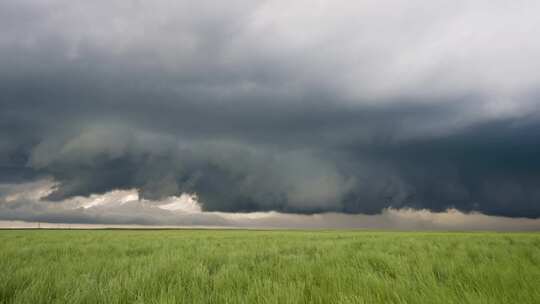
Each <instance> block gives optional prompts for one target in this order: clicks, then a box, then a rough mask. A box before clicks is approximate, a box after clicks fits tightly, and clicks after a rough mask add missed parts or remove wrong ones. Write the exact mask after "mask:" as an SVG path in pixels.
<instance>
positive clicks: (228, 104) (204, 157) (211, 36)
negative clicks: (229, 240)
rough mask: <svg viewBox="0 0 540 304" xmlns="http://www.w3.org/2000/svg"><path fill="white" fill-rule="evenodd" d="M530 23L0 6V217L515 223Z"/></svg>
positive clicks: (528, 144) (429, 8)
mask: <svg viewBox="0 0 540 304" xmlns="http://www.w3.org/2000/svg"><path fill="white" fill-rule="evenodd" d="M539 15H540V2H538V1H532V0H516V1H506V0H505V1H503V0H490V1H488V0H475V1H472V0H456V1H443V0H432V1H418V0H409V1H390V0H388V1H374V0H373V1H371V0H369V1H365V0H362V1H345V0H343V1H341V0H336V1H324V0H320V1H299V0H293V1H278V0H269V1H253V0H250V1H247V0H246V1H242V0H238V1H234V0H233V1H217V2H216V1H204V0H202V1H182V0H176V1H170V0H156V1H138V0H131V1H129V0H108V1H83V0H69V1H68V0H3V1H0V220H8V221H9V220H29V221H34V220H48V221H53V222H83V223H92V222H95V223H119V224H122V223H130V224H137V223H140V224H145V223H151V224H186V223H187V224H190V223H198V222H197V221H199V218H200V217H204V220H200V221H201V224H204V225H212V224H215V225H223V224H224V223H226V221H227V220H230V218H231V217H234V216H243V217H244V218H247V217H248V215H246V214H244V215H239V214H238V213H246V212H247V213H252V215H253V214H255V215H256V214H264V215H265V216H270V217H271V218H272V220H271V221H270V220H268V221H267V222H272V223H280V221H281V222H284V223H285V222H287V223H291V226H295V224H294V221H295V219H302V220H301V221H303V220H304V219H309V221H314V220H313V219H314V218H317V216H322V217H325V218H332V221H333V222H339V223H348V224H347V225H345V226H351V227H357V226H362V223H367V222H369V221H373V223H383V222H384V221H385V218H387V217H388V216H389V214H400V215H403V214H411V212H412V213H415V212H416V213H415V214H430V215H434V214H435V215H436V214H439V215H442V214H446V215H448V214H450V215H454V216H455V215H456V214H458V215H460V216H465V217H468V216H480V217H482V218H484V217H485V218H486V219H487V220H489V221H492V222H490V223H495V222H497V223H507V222H505V221H508V220H513V219H511V218H520V219H519V220H520V221H521V220H523V221H525V222H527V223H529V222H528V221H529V220H532V219H535V218H538V217H540V116H539V114H540V113H539V111H538V109H539V106H540V99H539V97H540V38H538V37H540V18H538V16H539ZM36 189H41V190H39V191H38V190H36ZM40 191H41V192H40ZM118 191H120V192H118ZM122 191H127V192H122ZM36 193H38V194H36ZM118 193H121V195H120V194H118ZM30 194H31V195H30ZM115 195H117V196H115ZM118 195H119V196H118ZM126 196H127V198H126ZM111 197H112V198H111ZM96 198H100V199H98V201H100V200H101V201H103V200H104V199H105V198H106V199H105V201H107V202H108V203H107V204H104V205H103V204H101V205H99V204H97V205H96V203H95V201H96ZM133 198H135V199H133ZM174 200H178V201H174ZM120 201H122V202H123V203H121V202H120ZM173 201H174V202H173ZM92 202H94V205H92V204H93V203H92ZM179 202H180V203H179ZM172 203H175V204H177V205H181V206H184V207H182V208H180V209H181V210H180V211H178V210H176V209H175V210H174V212H173V211H171V210H169V209H170V208H169V209H167V207H163V206H168V205H170V204H172ZM118 204H120V205H121V206H123V207H122V208H123V209H122V208H120V205H118ZM126 204H127V205H126ZM98 205H99V206H98ZM117 205H118V206H117ZM132 205H133V206H132ZM135 205H136V206H135ZM173 205H174V204H173ZM126 206H130V207H129V208H127V207H126ZM134 206H135V207H134ZM160 206H161V207H163V208H161V207H160ZM174 206H176V205H174ZM186 206H187V207H186ZM147 207H148V208H147ZM51 208H52V209H51ZM96 208H97V209H96ZM174 208H177V207H174ZM178 208H179V207H178ZM186 208H188V209H189V208H194V209H189V210H184V209H186ZM94 209H95V210H94ZM98 209H99V216H97V215H96V214H97V213H96V212H98V211H96V210H98ZM150 209H151V210H150ZM51 210H53V211H51ZM92 210H94V211H92ZM194 210H195V211H194ZM415 210H416V211H415ZM447 210H450V211H447ZM407 212H409V213H407ZM418 212H420V213H418ZM422 212H424V213H422ZM179 213H181V214H179ZM469 213H470V214H469ZM335 217H338V218H335ZM341 217H343V218H341ZM125 218H129V220H126V221H124V220H123V219H125ZM148 218H152V219H151V220H148ZM293 218H294V219H293ZM525 218H529V219H525ZM345 219H347V220H345ZM243 220H244V219H243ZM476 220H478V219H477V218H474V220H471V221H472V222H474V221H476ZM516 220H517V219H516ZM203 222H204V223H203ZM315 222H316V221H315ZM535 223H536V222H535ZM235 224H238V220H237V219H236V218H235ZM262 224H264V223H262V222H261V225H262ZM266 224H268V223H266ZM321 225H322V224H321ZM324 225H326V224H324ZM324 225H323V226H324ZM328 225H330V224H328ZM328 225H327V226H328ZM373 225H375V224H373ZM373 225H371V226H373ZM381 225H382V224H381ZM504 225H506V224H504ZM375 226H376V225H375ZM458 226H459V225H458ZM465 226H466V225H465ZM465 226H464V227H465ZM492 226H493V227H495V226H496V225H495V224H493V225H492ZM407 227H408V226H407ZM456 227H457V226H456ZM467 227H469V226H467ZM490 227H491V226H490ZM527 227H529V226H527Z"/></svg>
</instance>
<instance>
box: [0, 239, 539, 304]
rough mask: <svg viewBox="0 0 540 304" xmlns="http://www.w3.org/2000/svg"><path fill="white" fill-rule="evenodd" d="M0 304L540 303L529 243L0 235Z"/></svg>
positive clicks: (534, 246)
mask: <svg viewBox="0 0 540 304" xmlns="http://www.w3.org/2000/svg"><path fill="white" fill-rule="evenodd" d="M0 270H1V272H0V303H540V234H533V233H531V234H507V233H422V232H410V233H409V232H337V231H328V232H327V231H319V232H316V231H237V230H229V231H222V230H147V231H140V230H139V231H136V230H96V231H84V230H59V231H54V230H30V231H23V230H15V231H8V230H3V231H0Z"/></svg>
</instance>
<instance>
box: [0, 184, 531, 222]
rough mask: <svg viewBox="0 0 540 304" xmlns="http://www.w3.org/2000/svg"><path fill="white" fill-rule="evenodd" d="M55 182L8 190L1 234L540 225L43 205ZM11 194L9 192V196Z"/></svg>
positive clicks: (121, 195) (148, 203)
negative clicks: (9, 231) (35, 230)
mask: <svg viewBox="0 0 540 304" xmlns="http://www.w3.org/2000/svg"><path fill="white" fill-rule="evenodd" d="M54 187H55V182H54V181H52V180H47V179H45V180H40V181H37V182H32V183H25V184H17V185H10V186H4V187H3V188H2V189H1V190H2V191H3V192H2V193H3V194H2V196H0V228H36V227H38V226H39V227H42V228H107V227H113V228H115V227H116V228H144V227H149V226H151V227H170V228H174V227H185V228H206V227H207V228H212V227H221V228H264V229H276V228H278V229H287V228H289V229H291V228H292V229H313V228H315V229H342V228H347V229H394V230H396V229H397V230H445V231H450V230H461V231H462V230H484V231H485V230H492V231H536V230H539V229H540V219H525V218H508V217H496V216H488V215H484V214H479V213H468V214H466V213H463V212H460V211H458V210H455V209H449V210H446V211H444V212H432V211H428V210H425V209H424V210H413V209H399V210H397V209H391V208H390V209H384V210H383V211H382V212H381V213H380V214H377V215H365V214H344V213H319V214H312V215H301V214H287V213H279V212H275V211H270V212H252V213H229V212H207V211H203V210H202V209H201V206H200V204H199V202H198V201H197V197H195V196H193V195H187V194H183V195H181V196H170V197H167V198H164V199H162V200H147V199H143V198H140V197H139V193H138V191H137V190H135V189H132V190H114V191H110V192H107V193H104V194H93V195H90V196H88V197H82V196H77V197H72V198H69V199H66V200H62V201H57V202H51V201H48V200H47V199H43V198H44V197H45V196H46V195H48V194H49V193H51V192H52V191H53V190H54ZM6 188H7V189H9V191H6Z"/></svg>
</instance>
